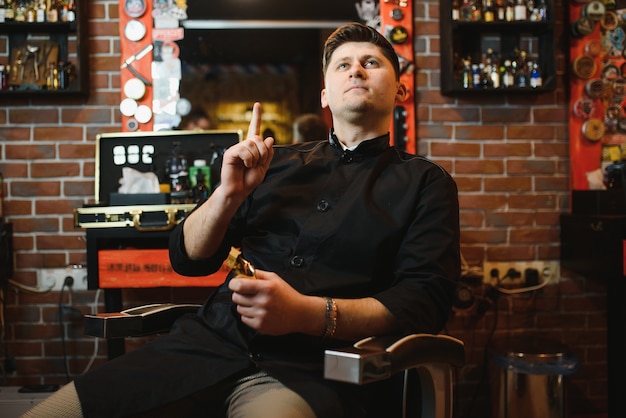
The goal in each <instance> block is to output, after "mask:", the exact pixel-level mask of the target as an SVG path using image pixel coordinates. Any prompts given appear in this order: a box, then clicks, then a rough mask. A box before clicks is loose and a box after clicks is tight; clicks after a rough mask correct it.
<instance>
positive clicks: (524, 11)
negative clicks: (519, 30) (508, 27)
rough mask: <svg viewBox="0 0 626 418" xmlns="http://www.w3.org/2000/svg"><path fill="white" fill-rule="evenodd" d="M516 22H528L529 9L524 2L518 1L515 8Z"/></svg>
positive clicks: (522, 0)
mask: <svg viewBox="0 0 626 418" xmlns="http://www.w3.org/2000/svg"><path fill="white" fill-rule="evenodd" d="M514 13H515V19H514V20H516V21H521V20H526V19H527V18H528V8H527V7H526V2H525V1H524V0H517V2H516V3H515V8H514Z"/></svg>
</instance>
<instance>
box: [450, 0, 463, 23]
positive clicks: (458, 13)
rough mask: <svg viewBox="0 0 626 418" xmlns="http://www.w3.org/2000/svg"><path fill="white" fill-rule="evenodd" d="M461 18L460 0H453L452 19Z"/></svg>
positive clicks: (454, 20)
mask: <svg viewBox="0 0 626 418" xmlns="http://www.w3.org/2000/svg"><path fill="white" fill-rule="evenodd" d="M458 20H461V6H460V4H459V0H452V21H453V22H456V21H458Z"/></svg>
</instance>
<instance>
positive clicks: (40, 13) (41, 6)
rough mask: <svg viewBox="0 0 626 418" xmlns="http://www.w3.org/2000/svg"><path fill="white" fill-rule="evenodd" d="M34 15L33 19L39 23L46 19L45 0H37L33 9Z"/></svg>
mask: <svg viewBox="0 0 626 418" xmlns="http://www.w3.org/2000/svg"><path fill="white" fill-rule="evenodd" d="M35 12H36V17H35V20H36V21H37V22H39V23H43V22H45V21H46V2H45V0H39V2H38V3H37V9H36V10H35Z"/></svg>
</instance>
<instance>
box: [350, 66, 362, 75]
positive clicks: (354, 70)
mask: <svg viewBox="0 0 626 418" xmlns="http://www.w3.org/2000/svg"><path fill="white" fill-rule="evenodd" d="M364 76H365V68H363V66H362V65H361V64H355V65H353V66H352V67H351V68H350V77H358V78H363V77H364Z"/></svg>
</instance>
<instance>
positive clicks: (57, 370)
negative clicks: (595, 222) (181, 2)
mask: <svg viewBox="0 0 626 418" xmlns="http://www.w3.org/2000/svg"><path fill="white" fill-rule="evenodd" d="M556 3H557V7H556V10H557V11H562V16H559V17H558V28H559V30H558V31H557V33H558V40H557V44H558V48H557V49H556V53H557V63H558V80H559V82H558V87H557V89H556V91H554V92H549V93H545V94H541V95H516V96H496V95H489V96H488V97H470V98H454V97H444V96H442V95H441V94H440V92H439V89H438V88H439V50H440V46H439V24H438V22H439V6H438V3H437V2H435V1H421V0H416V1H415V31H416V38H415V48H416V53H417V56H416V58H415V60H416V66H417V70H416V85H417V88H416V92H415V93H416V97H417V100H418V102H419V106H418V110H417V136H418V141H419V142H418V147H419V148H418V149H419V152H420V153H422V154H424V155H427V156H430V157H431V158H432V159H434V160H436V161H437V162H439V163H441V164H442V165H443V166H444V167H445V168H446V169H448V170H449V171H450V172H451V173H452V174H453V175H454V177H455V179H456V181H457V183H458V185H459V191H460V202H461V223H462V248H463V253H464V255H465V257H466V259H467V261H468V263H469V264H470V265H472V266H477V267H480V265H481V263H482V262H483V261H484V260H488V261H498V260H502V261H513V260H515V261H524V260H558V258H559V247H560V243H559V215H560V214H561V213H563V212H567V210H568V174H567V170H568V168H567V167H568V145H567V94H566V93H567V92H566V90H567V85H566V79H565V72H566V71H567V63H566V54H565V52H566V51H567V35H566V33H565V29H564V28H566V27H567V25H565V24H564V19H565V9H564V6H563V4H562V1H561V0H557V1H556ZM117 10H118V2H116V1H110V0H93V1H90V2H89V20H90V25H89V49H90V59H89V64H90V83H91V92H90V95H89V98H88V99H86V100H84V99H66V98H60V99H58V100H57V99H54V100H53V99H50V98H43V99H42V98H32V99H15V100H14V99H13V98H11V99H10V100H6V99H5V98H1V97H0V156H1V161H0V171H1V172H2V173H3V174H4V177H5V186H4V187H5V190H4V194H5V197H6V199H5V213H6V216H7V218H8V219H9V220H10V221H11V222H12V223H13V226H14V232H15V236H14V246H15V249H16V254H15V265H16V271H15V275H14V280H15V281H16V282H18V283H21V284H23V285H27V286H34V285H35V284H36V277H37V270H38V269H41V268H44V267H60V266H65V265H67V264H69V263H85V261H86V256H85V240H84V231H82V230H77V229H75V228H74V227H73V222H72V209H73V208H77V207H80V206H82V205H83V204H84V203H87V202H89V201H91V200H92V196H93V181H94V151H95V145H94V138H95V136H96V134H97V133H101V132H105V131H119V130H120V126H121V125H120V118H119V112H118V110H117V106H118V103H119V38H118V20H117V19H118V17H117V15H118V12H117ZM6 55H7V52H6V41H5V40H4V39H3V38H2V37H0V62H2V61H6ZM562 273H563V274H562V277H561V279H560V282H559V284H558V285H551V286H548V287H546V288H544V289H542V290H541V291H539V292H536V293H535V294H526V295H524V296H504V295H501V296H500V297H499V298H498V299H497V300H496V301H495V303H494V304H492V305H490V306H489V307H488V309H486V311H485V312H484V313H480V312H482V311H480V312H478V311H477V310H476V309H475V308H472V309H467V310H455V312H454V313H453V314H452V315H451V319H450V322H449V325H448V331H449V332H450V334H452V335H454V336H457V337H459V338H461V339H463V340H464V341H465V343H466V347H467V360H468V364H467V366H466V367H464V368H463V369H461V370H459V374H458V377H459V383H458V389H459V391H458V394H459V396H458V410H457V412H458V414H457V415H458V416H459V417H460V416H463V417H467V418H470V417H481V418H484V417H485V416H487V415H488V412H487V411H488V410H489V398H488V390H487V389H488V388H487V385H486V384H479V382H480V381H481V376H482V370H483V368H482V366H483V353H484V348H485V345H486V344H487V342H488V340H489V337H490V334H491V333H492V330H493V333H494V335H495V336H496V337H497V336H502V335H508V334H520V333H530V332H532V333H538V334H541V335H543V336H548V337H550V338H553V339H555V340H558V341H560V342H563V343H565V344H567V345H568V346H569V347H571V350H572V351H573V352H574V353H575V354H576V355H577V357H579V359H580V361H581V369H580V371H579V372H578V373H577V374H576V375H574V376H572V377H571V378H570V379H569V390H570V396H569V402H568V404H569V407H570V412H571V413H575V414H582V413H593V412H603V411H606V372H605V368H606V355H605V350H606V344H605V342H604V341H605V339H606V327H605V316H606V309H605V303H604V292H605V288H604V287H602V286H601V285H599V284H596V283H594V282H590V281H588V280H586V279H585V278H582V277H576V276H575V275H573V274H571V273H567V272H562ZM474 290H475V291H476V294H477V295H478V297H479V298H482V296H483V295H484V292H485V290H484V289H483V288H481V287H480V286H475V287H474ZM198 293H199V292H196V291H191V292H190V291H188V290H185V289H177V290H166V289H152V290H143V291H138V290H134V291H125V292H124V301H125V303H126V304H127V305H128V306H130V305H135V304H139V303H143V302H148V301H149V302H153V301H169V300H174V301H190V302H194V301H200V300H201V299H202V298H203V296H204V295H201V294H200V295H198ZM61 296H62V299H63V302H64V304H65V305H71V306H72V307H74V308H75V309H77V310H78V311H76V310H71V309H65V310H64V311H63V328H64V334H61V325H60V324H59V309H58V304H59V300H60V297H61ZM4 302H5V305H6V316H5V318H4V319H5V336H4V338H5V341H6V353H2V354H3V355H4V354H8V355H9V356H10V357H11V358H14V359H15V367H16V370H15V371H10V372H9V373H6V377H5V380H4V381H3V383H6V384H10V385H21V384H25V383H44V382H46V383H52V382H56V383H63V382H65V380H66V377H65V375H66V362H65V361H64V351H65V352H66V353H67V354H68V356H69V360H68V362H67V366H68V369H69V371H70V374H71V375H75V374H78V373H80V372H82V370H84V369H85V368H86V367H87V366H88V364H89V363H90V361H91V359H92V357H93V353H94V350H96V353H97V356H96V360H95V364H96V365H97V364H98V363H99V362H103V361H106V360H105V359H106V346H105V344H104V343H100V344H99V345H98V346H96V344H95V343H94V340H92V339H89V338H85V337H83V336H82V323H81V316H82V313H86V312H89V311H91V310H92V309H101V308H102V295H100V294H99V292H96V291H84V292H74V293H72V294H68V293H67V292H65V293H64V294H63V295H60V294H59V292H53V293H48V294H33V293H29V292H27V291H24V290H20V289H16V288H14V287H11V288H10V289H9V291H8V292H7V293H6V294H5V295H4ZM496 306H497V310H496V308H495V307H496ZM62 335H63V336H64V338H62V337H61V336H62ZM64 341H65V344H64ZM128 344H130V345H129V348H132V347H133V346H134V344H136V343H133V342H130V343H128ZM64 347H65V350H64ZM11 363H12V362H8V363H7V364H8V366H10V367H9V368H12V367H11V366H12V364H11Z"/></svg>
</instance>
